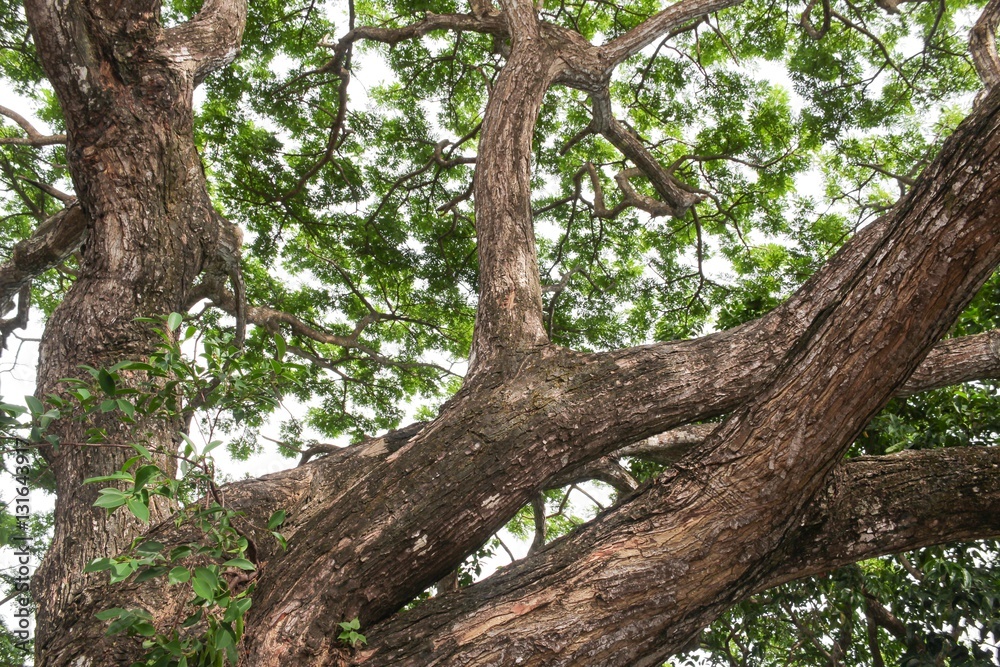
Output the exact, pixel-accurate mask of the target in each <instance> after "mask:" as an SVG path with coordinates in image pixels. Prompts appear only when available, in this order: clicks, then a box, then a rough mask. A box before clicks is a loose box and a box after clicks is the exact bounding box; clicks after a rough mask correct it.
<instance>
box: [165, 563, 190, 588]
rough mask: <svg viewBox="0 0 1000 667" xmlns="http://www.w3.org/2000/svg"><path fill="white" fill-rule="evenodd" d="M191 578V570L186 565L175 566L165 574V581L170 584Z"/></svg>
mask: <svg viewBox="0 0 1000 667" xmlns="http://www.w3.org/2000/svg"><path fill="white" fill-rule="evenodd" d="M190 578H191V572H190V570H188V569H187V568H186V567H181V566H179V565H178V566H177V567H175V568H173V569H172V570H170V572H169V573H168V574H167V581H168V582H170V583H171V584H183V583H184V582H185V581H187V580H188V579H190Z"/></svg>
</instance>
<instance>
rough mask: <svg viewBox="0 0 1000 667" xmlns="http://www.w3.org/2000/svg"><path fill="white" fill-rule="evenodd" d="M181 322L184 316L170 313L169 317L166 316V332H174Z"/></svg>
mask: <svg viewBox="0 0 1000 667" xmlns="http://www.w3.org/2000/svg"><path fill="white" fill-rule="evenodd" d="M183 321H184V316H183V315H181V314H180V313H170V315H168V316H167V330H168V331H176V330H177V327H179V326H180V325H181V322H183Z"/></svg>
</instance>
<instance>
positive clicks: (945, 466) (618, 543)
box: [357, 448, 1000, 666]
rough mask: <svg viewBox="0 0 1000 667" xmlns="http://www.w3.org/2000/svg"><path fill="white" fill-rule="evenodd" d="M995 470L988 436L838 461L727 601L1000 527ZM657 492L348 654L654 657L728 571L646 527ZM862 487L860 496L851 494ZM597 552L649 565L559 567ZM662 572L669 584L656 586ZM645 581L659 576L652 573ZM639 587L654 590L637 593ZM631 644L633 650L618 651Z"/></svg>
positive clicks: (702, 615) (388, 660)
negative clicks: (607, 621)
mask: <svg viewBox="0 0 1000 667" xmlns="http://www.w3.org/2000/svg"><path fill="white" fill-rule="evenodd" d="M998 470H1000V453H998V452H997V451H996V450H994V449H985V448H961V449H954V450H944V451H929V452H906V453H904V454H899V455H894V456H885V457H861V458H858V459H854V460H851V461H847V462H845V463H843V464H842V465H840V466H839V467H838V468H837V470H836V472H835V473H834V474H833V475H831V477H830V479H829V480H828V482H827V486H826V488H825V489H824V490H823V491H822V493H820V494H819V495H818V496H817V498H816V500H815V501H813V502H812V503H811V504H810V505H809V506H808V507H807V508H806V510H805V512H804V514H803V516H802V519H801V522H800V527H799V528H797V529H795V530H794V531H792V532H791V533H789V535H788V538H787V539H786V540H785V541H784V542H783V543H782V544H780V545H778V546H777V547H776V548H775V550H774V552H773V553H774V558H773V560H772V567H771V568H769V569H768V570H767V571H766V573H764V574H763V576H762V578H761V580H760V581H758V582H757V583H756V584H755V585H751V584H749V582H741V585H740V587H741V588H742V590H741V592H740V593H739V594H737V595H736V596H734V599H733V601H736V600H737V599H739V598H742V597H746V596H748V595H751V594H753V593H754V592H757V591H760V590H763V589H766V588H769V587H771V586H775V585H777V584H779V583H783V582H786V581H790V580H793V579H796V578H800V577H803V576H808V575H812V574H819V573H823V572H828V571H830V570H833V569H835V568H837V567H839V566H841V565H844V564H846V563H851V562H855V561H858V560H863V559H865V558H873V557H875V556H879V555H885V554H890V553H895V552H899V551H904V550H908V549H915V548H919V547H922V546H927V545H930V544H937V543H940V542H942V541H956V540H963V539H974V538H982V537H988V536H993V535H996V534H998V533H1000V514H998V512H997V510H998V509H1000V480H998V476H997V472H998ZM928 473H929V474H928ZM662 494H663V487H662V486H661V485H655V486H652V487H647V488H645V489H644V490H643V491H642V492H641V493H640V494H637V495H636V496H634V497H633V498H631V499H629V500H626V501H625V502H624V503H623V504H622V505H621V506H620V507H619V508H616V509H615V510H612V511H611V512H610V513H608V514H606V515H604V516H603V517H601V518H600V519H599V520H598V521H596V522H594V523H593V524H591V525H588V526H586V527H584V528H582V529H581V530H580V531H579V532H578V533H575V534H573V535H570V536H567V537H565V538H562V539H560V540H558V541H556V542H553V543H552V544H549V545H547V546H546V547H544V548H543V549H542V550H540V551H539V552H538V554H537V555H536V556H535V557H534V558H530V559H526V560H524V561H520V562H518V563H515V564H513V565H511V566H509V567H507V568H505V569H504V570H503V571H502V572H500V573H498V574H496V575H494V576H493V577H491V578H490V579H488V580H486V581H484V582H481V583H478V584H475V585H474V586H472V587H470V588H467V589H463V590H461V591H458V592H456V593H452V594H448V595H446V596H443V597H441V598H437V599H434V600H432V601H429V602H426V603H424V604H422V605H420V606H419V607H417V608H416V609H414V610H413V611H411V612H408V613H405V614H400V615H399V616H397V617H395V618H393V619H391V620H388V621H386V622H385V623H382V624H379V625H376V626H374V627H372V628H371V629H370V631H369V635H368V636H370V637H372V643H371V645H370V646H368V647H367V649H366V650H365V651H362V652H361V654H360V655H359V656H357V662H358V663H359V664H364V665H366V666H368V665H371V666H377V665H426V664H448V665H463V666H464V665H513V664H519V665H520V664H528V665H531V664H544V665H580V664H629V665H631V664H641V665H647V664H648V665H656V664H660V662H662V660H663V658H664V656H667V655H669V654H670V653H672V652H674V651H675V650H677V649H679V648H681V647H682V646H683V645H684V644H685V643H686V641H687V640H688V639H690V635H691V634H693V633H694V632H696V631H697V630H698V629H700V628H701V627H703V626H704V625H705V624H707V623H708V622H710V621H711V620H712V618H714V616H715V614H717V613H718V606H717V605H712V604H708V603H707V601H704V600H703V606H701V607H700V608H697V607H696V608H695V609H694V610H693V612H692V613H693V617H692V618H689V619H686V620H684V621H683V623H682V624H681V625H682V627H680V628H678V630H679V631H680V632H678V630H675V629H674V628H675V627H676V626H675V625H674V624H676V623H677V622H678V617H679V616H680V614H679V613H678V612H676V611H674V609H675V607H678V606H682V605H684V601H685V600H688V599H691V598H700V596H701V594H700V593H699V591H700V590H701V589H702V588H703V587H705V586H710V585H713V582H715V581H717V580H720V579H721V580H729V579H730V578H731V576H732V572H730V571H729V568H728V567H727V568H723V569H720V570H717V571H711V570H707V571H693V570H692V569H689V568H686V567H685V563H684V562H682V561H681V560H679V559H678V557H677V556H676V554H674V553H673V551H671V550H667V549H665V548H664V547H666V546H667V545H666V544H664V543H662V541H661V539H660V538H658V537H657V536H656V534H655V532H654V533H653V534H650V533H649V529H650V528H651V527H655V526H657V525H661V524H662V522H664V521H666V516H665V515H666V514H667V512H666V511H665V510H666V508H664V507H663V506H662V505H659V504H658V501H661V500H663V498H662ZM654 496H655V497H656V498H655V500H656V502H654ZM858 498H865V499H866V502H863V503H859V502H858ZM647 499H648V502H647ZM724 520H725V521H727V522H729V523H730V524H731V529H730V530H732V529H733V528H738V527H739V524H740V521H739V517H738V516H737V515H736V514H735V513H730V514H729V515H727V516H726V517H724ZM630 538H631V539H630ZM720 538H721V539H724V533H718V532H717V533H711V532H710V533H704V534H698V535H697V536H694V539H695V541H696V542H698V543H699V545H698V548H699V549H700V550H701V551H702V552H705V557H708V556H709V555H710V553H711V552H712V551H714V550H716V549H719V548H720V547H722V546H724V545H720V544H719V541H720ZM679 544H680V543H675V542H671V543H670V546H675V545H679ZM657 554H659V555H657ZM733 560H735V562H736V563H738V559H733ZM650 561H652V562H650ZM603 563H607V564H608V566H607V568H610V569H614V568H618V569H625V568H628V567H630V566H635V565H643V566H644V567H645V569H646V570H647V571H646V573H645V574H646V577H649V576H651V575H652V576H654V577H655V578H644V577H643V576H641V575H640V576H638V578H633V577H631V576H630V577H621V576H614V573H608V575H605V576H600V577H599V578H598V579H595V580H594V581H593V582H590V583H588V584H581V582H580V581H579V580H577V581H573V582H569V581H568V580H567V575H568V574H570V573H578V572H580V571H582V570H591V571H594V570H598V569H599V570H602V571H605V572H606V569H605V568H601V565H602V564H603ZM664 577H665V578H666V579H667V580H668V581H675V584H674V585H671V586H670V587H669V588H662V587H661V582H662V581H663V578H664ZM653 581H655V582H657V584H656V585H655V586H652V585H650V582H653ZM730 585H731V584H730ZM623 597H627V598H628V599H629V600H631V601H632V602H633V603H634V604H633V605H632V606H629V607H626V608H625V609H621V608H619V609H618V610H617V613H616V618H615V623H614V628H613V629H610V630H609V628H607V627H605V628H601V629H596V628H592V627H591V625H590V624H591V623H593V622H594V621H595V620H597V617H598V616H599V614H595V609H603V608H605V607H619V606H620V604H621V598H623ZM646 598H651V599H654V600H656V603H654V604H644V603H643V602H642V600H643V599H646ZM654 608H655V609H654ZM656 629H660V632H655V631H654V630H656ZM675 634H680V635H681V636H680V637H676V636H674V635H675ZM512 636H513V640H511V639H509V638H511V637H512ZM647 636H648V637H650V640H649V645H648V646H646V647H645V648H644V649H634V648H633V647H632V644H633V643H634V642H636V641H638V640H639V638H641V637H647ZM659 642H664V643H663V644H659ZM629 654H630V655H632V656H633V657H632V658H631V659H632V660H634V661H635V662H628V658H626V657H625V656H626V655H629ZM531 656H536V657H531ZM434 661H438V662H437V663H435V662H434Z"/></svg>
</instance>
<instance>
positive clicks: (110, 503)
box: [94, 489, 129, 510]
mask: <svg viewBox="0 0 1000 667" xmlns="http://www.w3.org/2000/svg"><path fill="white" fill-rule="evenodd" d="M98 493H99V494H100V495H99V496H98V497H97V500H95V501H94V505H95V506H96V507H103V508H105V509H109V510H113V509H115V508H117V507H121V506H122V505H124V504H125V502H126V501H127V500H128V498H129V496H127V495H125V494H124V493H122V492H121V491H119V490H118V489H101V490H100V491H98Z"/></svg>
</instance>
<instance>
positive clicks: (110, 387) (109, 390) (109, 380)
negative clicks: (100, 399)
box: [97, 368, 116, 396]
mask: <svg viewBox="0 0 1000 667" xmlns="http://www.w3.org/2000/svg"><path fill="white" fill-rule="evenodd" d="M97 384H99V385H100V386H101V389H102V390H103V391H104V393H105V394H107V395H108V396H114V395H115V389H116V387H115V379H114V378H113V377H111V373H109V372H107V371H106V370H104V369H103V368H102V369H101V370H100V371H98V373H97Z"/></svg>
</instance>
